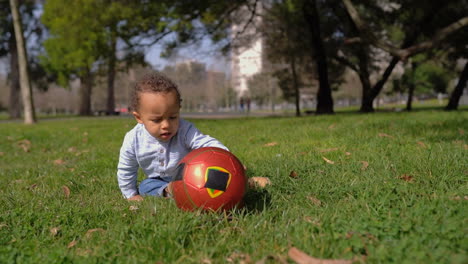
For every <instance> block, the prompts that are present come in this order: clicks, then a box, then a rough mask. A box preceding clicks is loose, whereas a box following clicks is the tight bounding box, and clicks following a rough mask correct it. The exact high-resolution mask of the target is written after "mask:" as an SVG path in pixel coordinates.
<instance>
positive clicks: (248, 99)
mask: <svg viewBox="0 0 468 264" xmlns="http://www.w3.org/2000/svg"><path fill="white" fill-rule="evenodd" d="M246 104H247V113H250V97H247V99H246Z"/></svg>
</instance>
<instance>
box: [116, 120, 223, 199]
mask: <svg viewBox="0 0 468 264" xmlns="http://www.w3.org/2000/svg"><path fill="white" fill-rule="evenodd" d="M201 147H218V148H222V149H225V150H228V149H227V148H226V147H225V146H224V145H223V144H222V143H221V142H219V141H218V140H216V139H215V138H213V137H210V136H208V135H204V134H202V133H201V132H200V131H199V130H198V129H197V128H196V127H195V126H194V125H193V124H192V123H190V122H188V121H185V120H183V119H180V121H179V130H178V131H177V134H176V135H175V136H174V137H172V138H171V139H170V140H169V141H167V142H164V141H160V140H158V139H157V138H155V137H153V136H151V135H150V134H149V133H148V131H147V130H146V129H145V127H144V125H143V124H137V125H136V126H135V127H134V128H133V129H132V130H130V131H129V132H127V134H126V135H125V138H124V141H123V144H122V147H121V148H120V157H119V164H118V166H117V180H118V183H119V187H120V190H121V191H122V194H123V195H124V196H125V198H130V197H132V196H135V195H136V194H138V190H137V177H138V168H142V170H143V172H144V173H145V174H146V176H147V177H148V178H155V177H161V178H162V179H163V180H166V181H167V182H169V181H170V180H171V178H172V177H173V172H174V171H175V168H176V167H177V163H178V162H179V161H180V160H181V159H182V158H183V157H184V156H185V155H187V154H188V153H189V152H190V151H192V150H194V149H198V148H201Z"/></svg>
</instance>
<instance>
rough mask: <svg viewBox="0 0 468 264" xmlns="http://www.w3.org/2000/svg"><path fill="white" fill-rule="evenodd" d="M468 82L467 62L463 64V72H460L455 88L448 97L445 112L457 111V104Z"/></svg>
mask: <svg viewBox="0 0 468 264" xmlns="http://www.w3.org/2000/svg"><path fill="white" fill-rule="evenodd" d="M467 81H468V62H466V63H465V66H464V67H463V71H462V72H461V74H460V76H459V78H458V82H457V85H456V86H455V89H454V90H453V93H452V95H451V96H450V99H449V102H448V104H447V106H446V107H445V110H448V111H450V110H457V108H458V102H459V101H460V97H461V96H462V94H463V90H464V89H465V88H466V84H467Z"/></svg>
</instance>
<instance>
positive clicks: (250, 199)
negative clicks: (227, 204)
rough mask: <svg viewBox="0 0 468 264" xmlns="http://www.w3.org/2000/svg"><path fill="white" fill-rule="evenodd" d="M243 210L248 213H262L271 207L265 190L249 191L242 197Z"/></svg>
mask: <svg viewBox="0 0 468 264" xmlns="http://www.w3.org/2000/svg"><path fill="white" fill-rule="evenodd" d="M244 203H245V204H244V206H245V207H244V208H245V209H246V210H247V211H248V212H250V213H258V212H262V211H264V210H265V209H267V208H268V207H270V205H271V195H270V193H269V192H268V191H267V190H265V189H249V190H248V191H247V193H246V194H245V197H244Z"/></svg>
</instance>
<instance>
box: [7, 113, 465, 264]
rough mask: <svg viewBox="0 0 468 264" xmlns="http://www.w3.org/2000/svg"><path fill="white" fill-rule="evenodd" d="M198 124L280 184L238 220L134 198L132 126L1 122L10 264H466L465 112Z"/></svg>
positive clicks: (251, 197)
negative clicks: (125, 180) (128, 152)
mask: <svg viewBox="0 0 468 264" xmlns="http://www.w3.org/2000/svg"><path fill="white" fill-rule="evenodd" d="M191 121H192V122H194V123H195V124H196V125H197V127H198V128H199V129H200V130H201V131H203V132H204V133H206V134H209V135H211V136H214V137H216V138H218V139H219V140H220V141H222V142H223V143H224V144H225V145H226V146H228V147H229V148H230V149H231V151H232V152H233V153H234V154H235V155H236V156H237V157H238V158H239V159H240V160H241V161H242V162H243V163H244V165H245V166H246V167H247V176H248V177H254V176H256V177H268V178H269V179H270V180H271V185H268V186H267V187H266V188H264V189H251V190H249V192H248V194H247V195H246V198H245V200H246V206H245V207H244V208H243V209H240V210H237V211H234V212H233V213H232V215H230V216H229V215H226V214H216V213H197V212H195V213H193V212H192V213H188V212H184V211H181V210H179V209H178V208H177V207H176V206H175V203H174V202H173V201H172V200H170V199H161V198H160V199H158V198H147V199H145V200H144V201H143V202H141V203H130V202H128V201H126V200H124V199H123V198H122V196H121V194H120V191H119V189H118V186H117V181H116V176H115V174H116V165H117V161H118V153H119V148H120V144H121V142H122V140H123V136H124V134H125V132H126V131H128V130H129V129H131V127H133V125H134V123H135V122H134V121H133V120H132V119H127V118H70V119H65V120H49V121H42V122H40V123H38V124H37V125H34V126H26V125H23V124H20V123H2V124H0V193H1V195H0V263H158V261H159V262H160V263H256V262H260V263H280V262H283V263H294V261H293V260H292V259H291V258H290V257H288V251H289V250H290V249H291V248H292V247H295V248H298V249H300V250H301V251H303V252H305V253H306V254H308V255H310V256H313V257H316V258H322V259H336V260H354V261H355V262H357V263H361V262H366V263H467V262H468V255H467V250H468V239H467V234H468V232H467V231H468V230H467V226H468V225H467V219H468V218H467V212H468V210H467V209H468V208H467V203H468V191H467V190H468V188H467V187H468V186H467V178H468V177H467V176H468V162H467V161H468V159H467V157H468V155H467V152H468V145H467V144H468V112H467V111H459V112H451V113H447V112H442V111H420V112H415V113H377V114H368V115H367V114H337V115H332V116H308V117H301V118H293V117H285V118H243V119H229V120H191ZM291 176H294V177H291ZM142 179H144V175H140V177H139V180H142Z"/></svg>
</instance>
